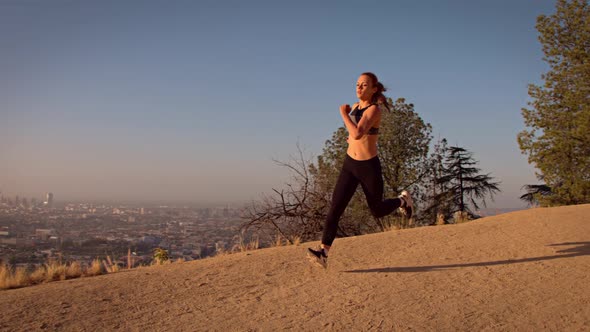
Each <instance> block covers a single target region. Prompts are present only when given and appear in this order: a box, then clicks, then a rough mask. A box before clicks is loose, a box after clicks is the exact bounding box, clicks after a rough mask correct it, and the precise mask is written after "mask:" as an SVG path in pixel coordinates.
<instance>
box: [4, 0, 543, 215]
mask: <svg viewBox="0 0 590 332" xmlns="http://www.w3.org/2000/svg"><path fill="white" fill-rule="evenodd" d="M552 12H554V1H548V0H510V1H508V0H501V1H483V0H470V1H468V0H465V1H435V0H432V1H221V0H220V1H163V0H162V1H131V0H129V1H74V0H72V1H66V0H53V1H45V0H0V45H1V49H2V51H1V52H0V73H1V75H0V191H2V192H3V193H4V194H5V195H6V194H10V195H13V194H20V195H25V196H27V197H32V196H36V197H39V198H41V195H42V194H43V193H44V192H48V191H50V192H53V193H54V194H55V197H56V199H57V200H60V199H62V200H63V199H94V198H98V199H115V200H116V199H126V200H142V199H150V200H158V199H162V200H190V201H203V202H216V201H237V200H250V199H257V198H258V197H259V195H260V194H261V193H263V192H269V191H270V189H271V188H272V187H275V188H279V187H281V185H282V184H283V183H284V182H286V181H288V180H289V176H290V175H289V173H288V172H287V170H285V169H283V168H281V167H278V166H276V165H275V164H274V163H273V161H272V158H276V159H282V160H285V159H288V158H289V156H290V155H293V154H295V153H296V143H297V142H299V143H300V144H301V145H302V146H303V147H304V148H305V149H306V152H307V154H308V155H317V154H318V153H320V152H321V149H322V147H323V145H324V142H325V140H326V139H329V138H330V137H331V135H332V133H333V132H334V131H335V130H336V129H337V128H338V127H339V126H341V125H342V123H341V119H340V117H339V114H338V105H340V104H343V103H353V102H354V101H355V91H354V84H355V82H356V79H357V77H358V75H359V74H360V73H361V72H364V71H372V72H375V73H376V74H377V75H378V76H379V78H380V80H381V81H382V82H384V84H385V85H386V86H387V87H388V88H389V96H390V97H392V98H394V99H396V98H398V97H404V98H406V100H407V101H408V102H411V103H414V105H415V108H416V111H417V112H418V113H419V114H420V115H421V116H422V118H423V119H424V120H425V121H426V122H429V123H430V124H432V126H433V129H434V136H435V138H438V137H445V138H447V139H448V141H449V143H450V144H453V145H460V146H462V147H465V148H467V149H468V150H470V151H472V152H473V153H474V157H475V159H477V160H479V161H480V164H479V166H480V168H482V170H483V172H486V173H488V172H490V173H492V176H494V177H496V178H497V179H498V180H500V181H502V187H501V189H502V190H503V193H502V194H500V195H498V196H497V197H496V200H495V202H492V203H491V204H490V206H492V207H516V206H521V205H522V204H521V203H520V202H519V201H518V199H517V197H518V196H519V195H520V193H521V192H520V187H521V186H522V185H524V184H527V183H536V179H535V176H534V169H533V168H532V166H530V165H529V164H528V163H527V161H526V156H524V155H521V153H520V150H519V149H518V144H517V142H516V135H517V133H518V132H519V131H521V130H522V129H523V127H524V124H523V120H522V116H521V114H520V109H521V108H522V107H524V106H526V102H527V100H528V95H527V84H529V83H539V82H540V80H541V74H542V73H543V72H545V71H546V70H547V65H546V64H545V63H544V62H543V61H542V56H543V55H542V52H541V45H540V44H539V42H538V40H537V36H538V34H537V31H536V30H535V21H536V17H537V16H538V15H540V14H551V13H552Z"/></svg>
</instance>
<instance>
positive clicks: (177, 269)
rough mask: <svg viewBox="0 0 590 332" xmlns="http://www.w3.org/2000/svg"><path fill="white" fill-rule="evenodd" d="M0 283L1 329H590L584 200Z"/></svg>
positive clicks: (589, 214) (588, 216)
mask: <svg viewBox="0 0 590 332" xmlns="http://www.w3.org/2000/svg"><path fill="white" fill-rule="evenodd" d="M315 244H317V243H306V244H303V245H301V246H290V247H281V248H271V249H263V250H257V251H252V252H248V253H240V254H234V255H228V256H224V257H217V258H212V259H205V260H201V261H194V262H187V263H179V264H170V265H167V266H162V267H152V268H142V269H136V270H132V271H127V272H122V273H117V274H112V275H105V276H99V277H94V278H82V279H74V280H68V281H62V282H54V283H49V284H44V285H39V286H34V287H28V288H22V289H15V290H8V291H0V306H1V307H2V308H3V310H2V312H1V313H0V315H1V316H0V330H2V331H31V330H59V331H95V330H96V331H98V330H100V331H112V330H124V331H204V330H218V331H236V330H238V331H276V330H294V331H301V330H305V331H311V330H315V331H317V330H350V331H414V330H415V331H539V330H549V331H590V205H579V206H568V207H559V208H540V209H531V210H525V211H518V212H513V213H508V214H504V215H500V216H495V217H489V218H484V219H480V220H477V221H473V222H469V223H466V224H461V225H448V226H437V227H423V228H416V229H410V230H402V231H394V232H387V233H379V234H372V235H366V236H360V237H354V238H346V239H336V242H335V244H334V247H333V250H332V251H331V252H330V259H329V264H330V266H329V268H328V270H322V269H319V268H315V267H312V266H310V264H309V263H308V262H307V260H306V259H305V250H306V249H305V248H306V247H307V246H309V245H315Z"/></svg>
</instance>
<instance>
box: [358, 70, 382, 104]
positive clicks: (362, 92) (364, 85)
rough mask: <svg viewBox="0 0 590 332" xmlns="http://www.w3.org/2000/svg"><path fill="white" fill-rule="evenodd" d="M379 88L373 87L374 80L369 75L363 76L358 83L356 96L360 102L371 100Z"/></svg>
mask: <svg viewBox="0 0 590 332" xmlns="http://www.w3.org/2000/svg"><path fill="white" fill-rule="evenodd" d="M375 92H377V87H376V86H373V80H371V77H369V76H367V75H361V76H360V77H359V79H358V80H357V81H356V96H357V97H358V99H359V100H371V97H373V94H374V93H375Z"/></svg>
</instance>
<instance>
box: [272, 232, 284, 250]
mask: <svg viewBox="0 0 590 332" xmlns="http://www.w3.org/2000/svg"><path fill="white" fill-rule="evenodd" d="M272 245H273V247H282V246H283V237H281V235H280V234H277V236H276V238H275V242H273V244H272Z"/></svg>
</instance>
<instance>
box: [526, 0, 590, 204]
mask: <svg viewBox="0 0 590 332" xmlns="http://www.w3.org/2000/svg"><path fill="white" fill-rule="evenodd" d="M556 8H557V10H556V13H555V14H553V15H550V16H545V15H541V16H539V17H538V19H537V25H536V28H537V30H538V31H539V33H540V35H539V41H540V42H541V44H542V46H543V53H544V55H545V56H544V58H543V60H545V61H546V62H547V63H548V64H549V67H550V69H549V71H548V72H547V73H546V74H544V75H542V79H543V80H544V83H543V85H535V84H531V85H529V92H528V93H529V96H530V97H531V98H532V101H531V102H530V103H529V104H528V105H529V108H523V109H522V115H523V118H524V122H525V125H526V126H527V127H528V128H527V129H526V130H523V131H522V132H520V133H519V135H518V143H519V145H520V149H521V151H522V152H523V153H524V154H528V160H529V163H531V164H533V165H534V166H535V167H536V168H537V169H538V172H537V177H538V178H539V179H542V180H544V181H545V184H544V185H546V186H547V187H550V188H551V194H548V195H537V197H538V199H539V201H540V203H541V204H542V205H560V204H579V203H588V202H590V5H589V4H588V2H587V1H585V0H572V1H566V0H558V1H557V5H556Z"/></svg>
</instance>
